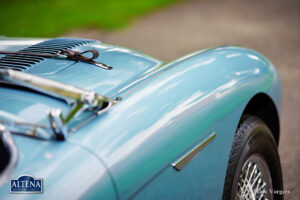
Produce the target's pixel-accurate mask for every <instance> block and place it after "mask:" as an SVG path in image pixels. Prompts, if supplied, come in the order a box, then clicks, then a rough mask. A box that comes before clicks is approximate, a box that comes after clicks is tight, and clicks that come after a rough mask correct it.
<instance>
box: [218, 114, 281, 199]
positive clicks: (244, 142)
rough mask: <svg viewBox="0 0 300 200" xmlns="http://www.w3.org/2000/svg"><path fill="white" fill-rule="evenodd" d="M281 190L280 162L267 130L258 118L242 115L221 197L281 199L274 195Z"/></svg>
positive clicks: (273, 141)
mask: <svg viewBox="0 0 300 200" xmlns="http://www.w3.org/2000/svg"><path fill="white" fill-rule="evenodd" d="M246 183H248V184H246ZM249 183H250V184H249ZM263 185H265V186H263ZM282 190H283V183H282V172H281V165H280V160H279V156H278V151H277V145H276V143H275V140H274V137H273V135H272V133H271V131H270V129H269V128H268V127H267V125H266V124H265V123H264V122H263V121H262V120H261V119H260V118H258V117H255V116H249V115H247V116H243V117H242V119H241V121H240V124H239V127H238V129H237V131H236V134H235V137H234V141H233V144H232V148H231V153H230V158H229V161H228V167H227V172H226V178H225V182H224V189H223V199H260V197H262V198H261V199H269V200H270V199H283V195H280V194H278V193H280V192H278V191H282Z"/></svg>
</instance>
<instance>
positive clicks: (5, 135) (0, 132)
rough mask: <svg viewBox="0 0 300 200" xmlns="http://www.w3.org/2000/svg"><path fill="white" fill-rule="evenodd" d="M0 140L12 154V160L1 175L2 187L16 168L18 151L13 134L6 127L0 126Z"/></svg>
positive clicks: (0, 184)
mask: <svg viewBox="0 0 300 200" xmlns="http://www.w3.org/2000/svg"><path fill="white" fill-rule="evenodd" d="M0 140H1V141H2V142H3V144H4V145H5V146H6V147H7V149H8V150H9V153H10V160H9V163H8V165H7V167H6V168H5V169H4V171H3V172H2V173H1V174H0V186H2V185H3V184H4V183H5V182H6V180H7V179H8V178H9V177H10V175H11V174H12V172H13V170H14V169H15V168H16V165H17V161H18V149H17V146H16V145H15V143H14V140H13V138H12V136H11V133H10V132H9V131H8V130H7V129H6V128H5V126H3V125H1V124H0Z"/></svg>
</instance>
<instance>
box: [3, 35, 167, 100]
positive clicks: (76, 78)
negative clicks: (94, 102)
mask: <svg viewBox="0 0 300 200" xmlns="http://www.w3.org/2000/svg"><path fill="white" fill-rule="evenodd" d="M12 43H13V41H12ZM0 46H1V41H0ZM67 49H72V50H74V51H77V52H83V51H87V50H91V49H95V50H96V51H98V53H99V55H100V56H99V57H98V58H97V59H94V60H95V61H96V62H101V63H104V64H106V65H109V66H112V67H113V69H112V70H105V69H102V68H100V67H98V66H95V65H92V64H89V63H85V62H81V61H74V60H69V59H56V58H43V57H40V56H33V55H30V56H29V55H16V54H10V55H4V56H3V55H0V69H13V70H18V71H24V72H26V73H30V74H34V75H38V76H41V77H44V78H47V79H52V80H55V81H59V82H62V83H65V84H71V85H74V86H76V87H80V88H84V89H87V90H92V91H95V92H97V93H100V94H103V95H109V96H114V94H117V93H118V91H119V90H120V89H122V88H124V87H126V86H127V85H130V84H131V83H132V82H135V80H137V79H139V78H140V77H142V76H145V74H146V73H148V72H149V71H152V70H151V69H155V68H156V67H157V66H158V65H160V64H161V63H162V62H161V61H159V60H157V59H154V58H152V57H150V56H147V55H145V54H142V53H139V52H136V51H132V50H129V49H125V48H121V47H115V46H111V45H107V44H103V43H101V42H99V41H96V40H86V39H76V38H55V39H50V40H44V41H40V42H38V43H35V44H33V45H30V46H26V47H24V48H22V49H18V50H17V51H18V52H24V53H29V52H32V53H42V54H43V53H47V54H49V53H50V54H55V53H57V52H59V51H64V50H67ZM1 56H2V57H1Z"/></svg>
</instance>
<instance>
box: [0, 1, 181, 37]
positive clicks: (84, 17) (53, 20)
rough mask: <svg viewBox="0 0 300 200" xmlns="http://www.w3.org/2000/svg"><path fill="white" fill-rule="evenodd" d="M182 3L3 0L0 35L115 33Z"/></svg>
mask: <svg viewBox="0 0 300 200" xmlns="http://www.w3.org/2000/svg"><path fill="white" fill-rule="evenodd" d="M176 1H179V0H128V1H126V0H82V1H80V0H47V1H46V0H1V6H0V17H1V20H0V35H5V36H22V37H26V36H29V37H52V36H58V35H60V34H64V33H65V32H66V31H68V30H71V29H74V28H75V29H79V28H94V29H95V28H96V29H101V30H108V31H110V30H115V29H120V28H123V27H125V26H126V25H128V24H129V23H130V22H131V21H132V20H133V19H134V18H136V17H138V16H141V15H144V14H145V13H148V12H150V11H153V10H156V9H159V8H162V7H165V6H167V5H170V4H172V3H174V2H176Z"/></svg>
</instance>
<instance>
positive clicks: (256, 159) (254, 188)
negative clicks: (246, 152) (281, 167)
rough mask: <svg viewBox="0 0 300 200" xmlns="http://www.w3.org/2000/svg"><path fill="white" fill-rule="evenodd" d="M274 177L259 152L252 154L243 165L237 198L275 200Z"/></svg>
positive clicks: (238, 199) (237, 199)
mask: <svg viewBox="0 0 300 200" xmlns="http://www.w3.org/2000/svg"><path fill="white" fill-rule="evenodd" d="M271 190H272V179H271V173H270V170H269V167H268V165H267V163H266V161H265V160H264V158H263V157H262V156H260V155H259V154H253V155H251V156H250V157H249V158H248V159H247V160H246V162H245V164H244V165H243V167H242V170H241V173H240V176H239V181H238V186H237V191H236V198H235V199H236V200H240V199H246V200H256V199H258V200H260V199H261V200H273V195H272V193H271V192H270V191H271Z"/></svg>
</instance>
